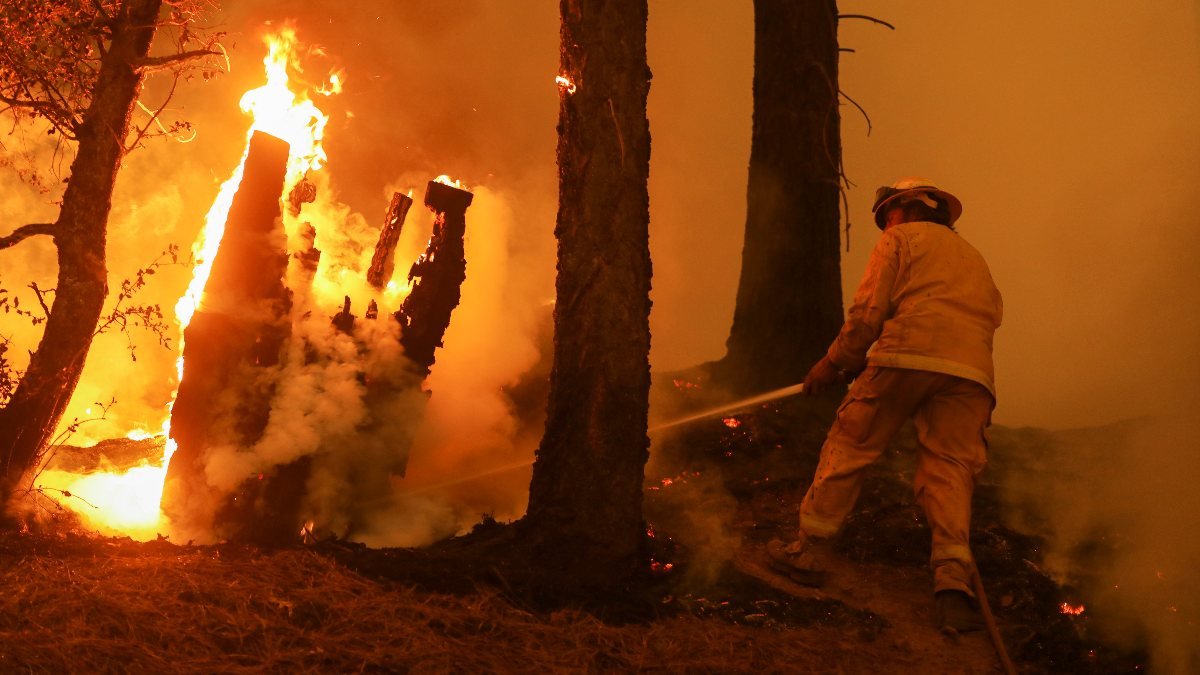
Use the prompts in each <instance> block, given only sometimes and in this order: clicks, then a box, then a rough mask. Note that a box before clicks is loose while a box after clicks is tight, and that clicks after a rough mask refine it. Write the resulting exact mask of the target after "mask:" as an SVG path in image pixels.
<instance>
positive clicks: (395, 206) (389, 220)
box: [367, 192, 413, 288]
mask: <svg viewBox="0 0 1200 675" xmlns="http://www.w3.org/2000/svg"><path fill="white" fill-rule="evenodd" d="M412 203H413V200H412V197H409V196H408V195H405V194H401V193H399V192H396V193H393V194H392V202H391V203H390V204H388V210H387V214H386V215H385V216H384V217H383V229H381V230H380V231H379V242H378V243H377V244H375V253H374V255H372V256H371V267H370V268H369V269H368V270H367V283H369V284H371V285H372V286H374V287H375V288H383V287H384V286H386V285H387V282H388V279H391V278H392V271H393V270H394V268H395V263H396V244H397V243H398V242H399V241H400V231H401V230H403V229H404V219H405V218H406V217H407V216H408V209H409V208H411V207H412Z"/></svg>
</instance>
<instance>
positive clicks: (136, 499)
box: [39, 28, 343, 540]
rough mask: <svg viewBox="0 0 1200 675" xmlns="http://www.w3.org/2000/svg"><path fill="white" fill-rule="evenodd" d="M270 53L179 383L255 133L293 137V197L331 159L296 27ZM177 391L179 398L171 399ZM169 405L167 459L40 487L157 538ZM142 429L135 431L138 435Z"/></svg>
mask: <svg viewBox="0 0 1200 675" xmlns="http://www.w3.org/2000/svg"><path fill="white" fill-rule="evenodd" d="M264 40H265V42H266V44H267V56H266V57H265V58H264V59H263V65H264V66H265V68H266V78H267V83H266V84H264V85H263V86H261V87H258V88H256V89H252V90H250V91H248V92H246V93H245V94H244V95H243V96H242V99H241V102H240V106H241V108H242V111H243V112H246V113H248V114H250V115H251V116H252V117H253V123H252V124H251V126H250V128H249V130H248V131H247V132H246V141H247V143H246V152H243V153H242V159H241V161H240V162H239V163H238V166H237V168H236V169H234V170H233V173H232V174H231V175H230V177H229V178H228V179H227V180H226V181H225V182H224V183H222V184H221V188H220V190H218V192H217V197H216V199H214V201H213V204H212V206H211V207H210V208H209V210H208V213H207V214H206V215H205V218H204V227H203V228H202V229H201V231H200V233H199V234H198V235H197V237H196V241H195V242H194V243H193V244H192V258H193V260H194V261H195V267H194V268H193V272H192V280H191V282H190V283H189V284H188V287H187V290H186V291H185V292H184V293H183V295H182V296H181V297H180V298H179V301H178V302H177V303H176V305H175V317H176V320H177V321H178V322H179V331H180V337H179V340H178V344H179V353H180V356H179V358H178V359H176V362H175V369H176V377H177V379H176V382H178V380H179V379H181V378H182V376H183V356H182V354H183V330H184V329H185V328H186V327H187V325H188V324H189V323H190V322H191V320H192V316H193V315H194V314H195V313H196V310H197V308H198V307H199V305H200V301H201V298H202V294H203V292H204V286H205V284H206V283H207V282H208V277H209V274H210V273H211V272H212V262H213V258H214V257H215V256H216V253H217V248H218V247H219V246H220V243H221V237H222V236H223V235H224V234H225V220H226V218H227V216H228V215H229V207H230V206H231V205H232V203H233V197H234V195H235V194H236V193H237V190H238V186H240V185H241V182H242V172H243V168H244V166H245V162H246V154H247V152H248V151H249V139H250V136H251V135H253V134H254V132H256V131H263V132H266V133H268V134H271V135H272V136H276V137H278V138H281V139H283V140H285V141H287V142H288V143H289V144H290V145H291V155H290V157H289V158H288V167H287V174H286V177H285V179H284V194H287V192H288V190H290V189H291V187H292V186H294V185H295V184H296V183H297V182H298V181H299V180H300V179H301V178H303V177H304V175H305V173H306V172H308V171H315V170H317V169H320V168H321V167H322V166H324V164H325V161H326V159H327V158H326V155H325V151H324V149H323V147H322V144H321V142H322V139H323V138H324V135H325V125H326V123H327V122H328V120H329V118H328V116H326V115H325V114H324V113H322V112H321V111H320V109H318V108H317V107H316V105H314V104H313V102H312V101H311V100H310V99H309V98H308V97H307V96H306V95H304V94H299V95H298V94H296V93H295V92H293V91H292V90H291V88H290V86H289V77H288V72H289V69H291V70H295V71H297V72H298V71H299V67H298V64H297V63H296V60H297V53H298V50H297V41H296V34H295V31H294V30H293V29H291V28H283V29H281V30H280V31H279V32H278V33H276V34H270V35H267V36H266V37H265V38H264ZM342 82H343V76H342V74H341V73H340V72H335V73H333V74H331V75H330V77H329V81H328V82H327V83H325V84H322V85H319V86H318V87H317V88H316V93H319V94H322V95H325V96H330V95H333V94H336V93H338V92H340V91H341V90H342ZM173 398H174V395H172V399H173ZM169 410H170V404H168V414H167V418H166V419H165V420H164V421H163V424H162V432H161V433H162V434H163V435H164V436H165V437H166V442H165V445H164V448H163V456H162V459H161V460H160V461H159V462H158V463H149V462H147V463H145V464H143V465H142V466H138V467H135V468H133V469H130V470H128V471H125V472H123V473H117V472H98V473H93V474H88V475H84V476H79V475H76V474H70V473H66V472H58V471H46V472H43V474H42V475H41V476H40V477H39V485H40V486H41V487H43V488H46V489H49V490H56V491H59V492H61V493H62V496H63V497H64V498H65V499H64V500H63V501H64V503H65V504H66V505H67V506H68V507H70V508H71V509H72V510H74V511H77V512H78V513H80V514H81V515H82V516H83V517H84V519H85V521H86V522H87V523H88V524H89V525H90V526H91V527H93V528H94V529H96V530H98V531H101V532H119V533H122V534H127V535H129V536H130V537H133V538H135V539H142V540H146V539H151V538H153V537H154V536H155V535H156V534H158V533H159V532H161V531H162V530H163V529H164V528H166V527H167V526H168V523H167V522H166V521H165V518H164V516H163V514H162V513H161V511H160V508H159V503H160V502H161V500H162V491H163V481H164V479H165V478H166V471H167V465H168V463H169V462H170V459H171V456H172V455H173V454H174V452H175V441H174V440H172V439H171V438H170V434H169V432H170V413H169ZM146 433H147V432H145V431H143V430H140V429H139V430H136V431H134V432H130V434H129V437H130V438H131V439H135V440H136V439H138V438H139V437H140V438H146V437H149V436H148V435H144V434H146ZM135 434H136V435H135Z"/></svg>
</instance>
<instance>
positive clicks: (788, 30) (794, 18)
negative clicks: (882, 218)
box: [712, 0, 842, 392]
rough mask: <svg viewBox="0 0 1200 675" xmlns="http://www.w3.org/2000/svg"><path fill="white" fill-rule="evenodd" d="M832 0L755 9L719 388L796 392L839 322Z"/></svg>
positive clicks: (775, 2) (784, 1)
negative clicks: (738, 220) (737, 268)
mask: <svg viewBox="0 0 1200 675" xmlns="http://www.w3.org/2000/svg"><path fill="white" fill-rule="evenodd" d="M837 24H838V13H837V3H836V2H835V0H754V120H753V132H752V136H751V143H750V176H749V186H748V188H747V193H746V207H747V209H746V234H745V240H744V244H743V249H742V268H741V276H740V278H739V281H738V292H737V304H736V307H735V309H734V315H733V326H732V328H731V329H730V332H729V339H728V340H727V341H726V348H727V351H726V355H725V357H724V358H723V359H722V360H720V361H717V362H716V363H714V364H713V371H712V372H713V376H714V378H715V379H716V380H717V381H718V382H720V383H722V384H725V385H727V386H729V387H731V388H733V389H734V390H735V391H738V392H751V391H761V390H767V389H774V388H777V387H782V386H786V385H790V384H795V383H797V382H800V381H802V380H803V379H804V375H805V373H807V372H808V368H809V367H810V366H811V365H812V364H813V363H816V361H817V360H818V359H819V358H820V357H821V356H822V355H823V354H824V353H825V350H826V348H828V346H829V343H830V342H831V341H832V340H833V338H834V336H835V335H837V331H838V328H839V327H840V326H841V323H842V280H841V265H840V255H839V242H840V237H839V223H840V218H839V210H838V202H839V194H840V192H839V190H840V185H839V181H840V179H841V136H840V118H839V114H838V84H837V82H838V43H837Z"/></svg>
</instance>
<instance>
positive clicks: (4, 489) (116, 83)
mask: <svg viewBox="0 0 1200 675" xmlns="http://www.w3.org/2000/svg"><path fill="white" fill-rule="evenodd" d="M161 5H162V2H161V0H127V1H125V2H122V3H121V5H120V7H119V8H117V11H116V13H115V15H114V17H113V18H112V20H111V21H110V23H109V30H110V31H111V42H109V44H108V46H107V51H106V52H105V54H104V57H103V59H102V60H101V64H100V71H99V75H98V78H97V80H96V87H95V90H94V91H93V92H92V96H91V104H90V105H89V107H88V109H87V112H86V113H85V114H84V116H83V121H82V123H81V124H80V125H79V126H78V129H77V130H76V136H77V138H78V140H79V146H78V150H77V152H76V155H75V161H74V162H72V164H71V174H70V178H69V179H68V182H67V188H66V192H65V193H64V194H63V200H62V209H61V210H60V212H59V216H58V220H57V222H55V223H54V225H53V226H51V227H50V228H49V230H48V232H49V233H50V234H52V235H53V237H54V243H55V246H56V247H57V248H58V283H57V284H56V286H55V293H54V302H53V306H52V309H51V310H50V311H49V312H48V314H49V316H48V318H47V320H46V326H45V330H44V332H43V337H42V341H41V343H40V344H39V345H38V348H37V350H36V351H35V352H33V354H32V355H31V357H30V361H29V367H28V368H27V369H26V371H25V374H24V376H23V377H22V378H21V382H20V384H19V385H18V387H17V389H16V390H15V391H14V392H13V396H12V398H11V399H10V400H9V401H8V404H7V405H6V406H5V407H4V408H3V410H0V503H4V502H7V499H8V497H9V495H11V494H12V492H13V490H14V489H15V488H16V486H17V484H18V482H19V481H20V479H21V476H22V475H24V474H25V472H26V471H28V470H29V469H30V468H32V466H33V464H34V462H35V461H36V459H37V457H38V453H39V452H40V451H41V449H42V448H43V447H44V446H45V445H46V443H48V442H49V440H50V437H51V436H52V435H53V434H54V430H55V427H57V426H58V423H59V420H60V419H61V418H62V415H63V411H64V410H65V409H66V407H67V403H68V402H69V401H70V399H71V395H72V394H73V393H74V391H75V385H76V384H77V383H78V382H79V375H80V373H81V372H82V371H83V366H84V361H85V359H86V358H87V353H88V349H89V348H90V347H91V344H92V338H93V336H94V333H95V330H96V322H97V320H98V319H99V317H100V312H101V309H102V308H103V305H104V298H105V296H106V295H107V293H108V279H107V276H108V271H107V269H106V268H105V238H106V228H107V225H108V214H109V211H110V209H111V207H112V192H113V185H114V184H115V183H116V178H117V170H118V168H119V167H120V164H121V158H122V157H123V156H124V154H125V145H124V144H125V139H126V136H127V135H128V133H129V118H130V114H131V112H132V109H133V104H134V102H135V101H136V100H137V97H138V94H139V92H140V91H141V86H142V72H141V71H139V70H137V69H136V68H135V67H134V64H135V63H136V62H137V61H139V60H141V59H144V58H145V57H146V55H147V53H148V52H149V51H150V42H151V40H152V39H153V38H154V31H155V28H156V19H157V17H158V11H159V9H160V7H161ZM15 241H19V239H15V240H13V243H15ZM0 248H2V246H0Z"/></svg>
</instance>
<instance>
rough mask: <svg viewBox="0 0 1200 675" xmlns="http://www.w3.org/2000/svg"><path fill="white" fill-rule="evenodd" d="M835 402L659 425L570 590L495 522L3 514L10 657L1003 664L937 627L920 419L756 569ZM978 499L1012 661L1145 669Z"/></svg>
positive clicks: (85, 663) (989, 489)
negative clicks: (360, 537)
mask: <svg viewBox="0 0 1200 675" xmlns="http://www.w3.org/2000/svg"><path fill="white" fill-rule="evenodd" d="M693 403H695V402H693ZM835 404H836V400H834V401H803V402H796V401H792V402H783V403H778V404H768V405H761V406H758V407H756V408H754V409H751V410H748V411H743V412H740V413H737V414H736V415H732V416H728V417H720V416H718V417H716V418H714V419H712V420H709V421H706V422H703V423H698V424H696V425H690V426H689V427H687V428H685V429H681V430H678V431H675V432H672V434H670V435H669V436H665V437H659V436H656V437H655V443H654V450H653V460H652V463H651V464H650V465H649V466H648V467H647V489H646V492H645V495H646V503H645V513H646V517H647V521H648V537H647V555H648V560H647V568H648V569H647V570H646V574H645V578H644V579H642V580H641V582H639V583H638V584H636V588H632V590H630V592H629V598H609V599H607V600H602V601H600V602H595V598H593V599H592V600H593V601H592V602H589V603H583V604H584V605H586V608H582V609H581V608H580V605H579V604H573V603H572V602H571V601H570V599H569V598H568V599H567V600H566V601H564V598H565V597H566V596H562V595H558V596H556V593H554V592H551V593H546V592H544V588H545V587H546V584H545V583H543V582H544V581H545V580H544V579H541V578H530V577H528V576H525V577H523V576H522V574H523V572H522V570H521V569H520V568H519V566H516V565H508V566H506V565H505V564H502V563H501V562H499V557H493V556H492V554H493V553H495V552H496V551H498V550H500V548H499V547H502V546H503V545H504V543H505V542H506V541H510V539H509V538H511V537H512V536H513V534H512V533H513V532H514V531H515V530H516V528H514V527H513V526H509V525H505V524H500V523H494V522H485V523H484V524H482V525H481V526H480V527H478V528H476V531H475V532H473V533H471V534H470V535H468V536H466V537H460V538H457V539H455V540H450V541H447V542H442V543H440V544H438V545H436V546H434V547H431V548H428V549H419V550H412V549H386V550H373V549H368V548H366V547H364V546H361V545H355V544H352V543H349V542H338V541H333V542H324V543H322V544H320V545H317V546H304V545H302V544H300V543H299V542H297V544H296V545H294V546H290V547H282V548H256V547H251V546H245V545H237V544H221V545H217V546H180V545H176V544H173V543H170V542H168V541H156V542H148V543H137V542H133V541H130V540H128V539H112V538H102V537H96V536H93V535H89V534H87V533H85V532H82V531H80V530H78V529H72V528H71V527H70V526H69V525H67V524H62V523H60V524H58V525H56V526H54V527H50V528H44V529H35V530H34V531H26V532H15V531H11V532H6V533H0V672H50V671H58V672H63V671H67V672H75V671H89V672H146V671H154V670H157V671H167V672H205V673H208V672H262V671H269V672H282V671H286V672H289V673H291V672H314V673H317V672H320V673H326V672H350V671H367V672H414V673H420V672H437V673H441V672H472V673H474V672H497V673H508V672H513V673H517V672H520V673H524V672H566V673H569V672H580V673H583V672H620V673H624V672H710V673H715V672H720V673H755V674H757V673H763V672H766V673H775V672H780V673H786V672H803V673H877V672H896V673H992V672H1000V667H999V661H998V659H997V657H996V654H995V651H994V649H993V646H992V644H991V642H990V641H989V639H988V637H987V635H986V633H984V632H979V633H973V634H969V635H963V636H953V637H952V636H947V635H944V634H942V633H941V632H939V631H938V630H937V629H936V628H935V626H934V621H933V617H932V611H933V602H932V597H931V594H930V586H931V575H930V572H929V571H928V569H927V566H926V558H927V557H928V546H929V544H928V531H927V529H925V527H924V524H923V523H922V522H921V517H920V514H919V510H918V509H917V508H916V507H915V505H914V504H913V503H912V498H911V491H910V488H909V484H908V482H907V479H908V478H909V476H908V473H909V472H910V470H911V466H910V465H909V464H908V463H907V461H908V460H907V459H906V457H907V456H908V454H909V453H908V450H909V449H910V446H911V443H912V439H911V435H908V436H905V435H902V437H901V438H900V439H898V441H897V444H896V446H897V447H896V448H895V449H894V451H892V452H890V453H889V455H888V457H886V458H885V461H884V462H882V463H881V464H880V465H879V466H878V467H877V468H876V470H875V471H874V473H873V475H872V477H871V479H870V480H869V481H868V483H867V487H866V489H865V490H864V494H863V498H862V501H861V508H860V509H859V511H858V512H857V513H856V514H855V515H854V517H853V518H852V519H851V520H850V522H849V523H848V524H847V527H846V530H845V532H844V534H843V537H842V538H841V540H840V541H839V543H838V546H837V547H836V549H835V550H834V551H833V552H831V553H830V556H831V558H830V559H829V560H828V561H827V563H828V564H829V567H830V568H831V570H832V572H831V576H830V579H829V581H828V582H827V584H826V585H825V586H824V587H823V588H820V589H811V588H804V587H800V586H796V585H795V584H792V583H791V582H790V581H788V580H787V579H786V578H783V577H780V576H778V575H776V574H774V573H772V572H771V571H770V570H769V568H768V566H767V559H766V556H765V553H764V545H765V543H766V542H767V541H768V540H769V539H771V538H773V537H780V536H783V537H786V536H788V535H789V534H790V533H791V532H792V531H793V530H794V527H795V514H796V501H797V499H798V498H799V496H800V495H801V494H802V493H803V489H804V487H805V485H806V482H807V480H808V479H810V478H811V474H812V469H813V467H814V465H815V462H816V448H818V447H819V445H820V438H821V436H823V434H824V430H825V428H826V427H827V425H828V420H829V416H830V414H831V412H832V406H833V405H835ZM658 412H659V413H662V414H667V415H669V414H672V413H673V412H677V410H676V411H672V410H671V408H670V406H669V405H668V406H665V407H664V406H660V407H659V408H658ZM1026 436H1029V437H1030V438H1034V437H1037V438H1040V436H1037V435H1036V434H1034V435H1033V436H1030V435H1029V434H1028V433H1027V434H1026ZM1028 440H1029V439H1028V438H1026V439H1025V440H1024V441H1022V442H1023V443H1025V444H1026V445H1029V443H1027V442H1026V441H1028ZM1002 445H1003V444H1002ZM1031 447H1032V446H1031ZM1036 449H1037V448H1034V450H1036ZM1006 452H1008V451H1004V450H997V451H996V453H995V454H996V455H997V457H995V458H994V461H998V463H999V467H998V468H997V471H998V473H1000V474H1002V473H1003V466H1004V461H1005V460H1004V459H1003V458H1004V457H1006V456H1007V455H1006V454H1005V453H1006ZM977 500H978V503H977V509H976V516H977V517H976V527H975V535H974V537H975V539H974V547H975V551H976V556H977V557H978V559H979V560H980V565H981V568H982V571H983V576H984V579H985V582H987V585H988V589H989V596H990V597H991V598H992V604H993V606H994V607H995V608H996V614H997V621H998V623H999V625H1000V629H1001V632H1002V633H1003V635H1004V639H1005V642H1006V644H1007V646H1008V650H1009V652H1010V653H1011V655H1012V658H1013V660H1014V661H1015V662H1016V664H1017V668H1018V670H1019V671H1020V672H1024V673H1059V672H1082V673H1108V672H1133V671H1135V670H1136V668H1133V667H1130V666H1131V664H1135V663H1136V661H1130V660H1128V658H1130V657H1128V656H1127V655H1125V654H1120V653H1117V652H1114V651H1112V650H1107V651H1106V650H1105V648H1104V646H1103V645H1102V644H1099V643H1097V642H1095V640H1091V639H1090V638H1089V636H1088V635H1087V634H1086V631H1085V630H1082V629H1081V626H1083V624H1080V623H1079V622H1078V619H1077V618H1075V617H1067V616H1063V615H1062V613H1061V612H1060V611H1059V604H1060V602H1061V601H1062V600H1063V597H1064V593H1065V592H1066V591H1065V590H1064V589H1062V588H1060V587H1059V586H1058V585H1057V584H1055V583H1054V582H1052V581H1051V580H1050V579H1049V578H1047V577H1046V576H1045V575H1044V574H1042V573H1041V572H1040V570H1039V569H1038V568H1037V564H1036V563H1037V561H1038V560H1039V555H1040V554H1039V549H1038V539H1037V538H1036V537H1033V536H1028V535H1023V534H1019V533H1017V532H1016V531H1014V530H1012V529H1011V528H1009V527H1007V526H1006V524H1005V523H1004V522H1003V520H1002V518H1000V516H999V513H1000V509H999V508H998V507H996V505H995V504H994V502H995V501H996V500H997V496H996V487H995V486H994V485H990V484H989V483H988V482H987V481H985V483H984V484H982V485H981V487H980V491H979V492H978V493H977ZM560 581H561V580H560ZM568 581H569V580H568ZM539 588H540V589H542V591H543V592H538V590H539ZM613 608H619V611H618V610H614V609H613ZM1134 658H1136V655H1134Z"/></svg>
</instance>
